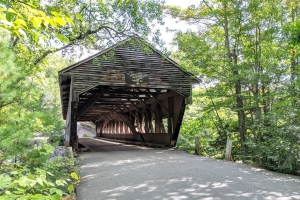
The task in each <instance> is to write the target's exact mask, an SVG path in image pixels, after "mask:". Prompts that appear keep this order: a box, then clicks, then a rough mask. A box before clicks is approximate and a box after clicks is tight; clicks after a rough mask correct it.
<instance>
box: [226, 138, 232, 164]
mask: <svg viewBox="0 0 300 200" xmlns="http://www.w3.org/2000/svg"><path fill="white" fill-rule="evenodd" d="M231 150H232V140H231V139H230V138H227V143H226V152H225V160H228V161H230V160H231Z"/></svg>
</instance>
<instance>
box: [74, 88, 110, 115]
mask: <svg viewBox="0 0 300 200" xmlns="http://www.w3.org/2000/svg"><path fill="white" fill-rule="evenodd" d="M103 93H104V89H102V88H101V89H100V90H98V92H97V93H95V94H94V95H92V96H91V97H90V98H89V99H88V100H87V102H85V103H84V104H83V105H82V106H80V108H78V117H80V116H81V115H82V114H83V113H84V112H85V111H87V110H88V109H89V108H90V107H92V106H93V105H94V103H95V102H96V101H98V99H99V98H100V97H101V96H102V95H103Z"/></svg>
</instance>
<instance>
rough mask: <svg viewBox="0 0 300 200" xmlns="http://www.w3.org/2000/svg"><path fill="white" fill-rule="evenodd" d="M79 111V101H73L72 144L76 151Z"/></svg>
mask: <svg viewBox="0 0 300 200" xmlns="http://www.w3.org/2000/svg"><path fill="white" fill-rule="evenodd" d="M77 112H78V102H77V101H72V102H71V121H70V122H71V124H70V146H71V147H72V149H73V150H74V151H77V150H78V137H77Z"/></svg>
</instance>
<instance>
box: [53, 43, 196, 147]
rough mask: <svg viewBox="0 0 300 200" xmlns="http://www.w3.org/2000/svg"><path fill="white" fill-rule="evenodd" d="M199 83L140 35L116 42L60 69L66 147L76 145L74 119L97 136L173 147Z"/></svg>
mask: <svg viewBox="0 0 300 200" xmlns="http://www.w3.org/2000/svg"><path fill="white" fill-rule="evenodd" d="M198 82H199V80H198V79H197V78H195V77H194V76H193V75H192V74H190V73H188V72H186V71H184V70H183V69H181V68H180V67H179V66H178V64H177V63H176V62H174V61H173V60H171V59H170V58H168V57H165V56H164V55H163V54H162V53H161V52H159V51H158V50H157V49H155V48H153V47H152V46H151V45H149V44H148V43H147V42H146V41H144V40H143V39H141V38H138V37H131V38H128V39H126V40H124V41H121V42H119V43H117V44H116V45H114V46H112V47H110V48H108V49H106V50H104V51H101V52H99V53H97V54H95V55H93V56H91V57H89V58H87V59H85V60H82V61H80V62H78V63H75V64H73V65H71V66H69V67H67V68H65V69H63V70H61V71H59V84H60V95H61V103H62V115H63V118H64V119H65V120H66V131H65V145H66V146H71V147H73V148H74V149H77V145H78V143H77V140H78V139H77V121H92V122H93V123H95V125H96V133H97V137H103V138H111V139H118V140H129V141H139V142H146V143H156V144H164V145H168V146H172V145H175V144H176V141H177V137H178V134H179V130H180V126H181V122H182V118H183V115H184V111H185V107H186V105H187V104H189V103H191V90H192V84H193V83H198Z"/></svg>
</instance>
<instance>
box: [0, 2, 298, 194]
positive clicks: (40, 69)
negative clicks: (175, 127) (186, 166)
mask: <svg viewBox="0 0 300 200" xmlns="http://www.w3.org/2000/svg"><path fill="white" fill-rule="evenodd" d="M162 5H163V4H162V1H160V0H148V1H139V0H126V1H125V0H124V1H123V0H112V1H101V0H99V1H90V3H88V4H87V3H85V2H84V1H77V0H67V1H66V0H54V1H49V2H48V1H47V2H45V1H35V0H26V1H9V0H8V1H4V0H0V199H60V198H62V197H63V198H72V195H74V188H75V185H76V184H77V183H78V181H79V175H78V169H77V167H76V166H77V162H78V161H77V160H76V159H74V158H73V156H71V155H69V156H65V157H62V158H51V157H52V155H53V152H54V147H55V146H57V145H61V144H62V143H61V142H62V140H63V134H64V131H63V129H64V121H63V120H62V117H61V105H60V104H61V102H60V98H59V92H60V90H59V87H58V83H57V71H58V70H60V69H62V68H64V67H66V66H68V65H70V64H71V63H74V61H75V60H76V59H78V58H79V57H80V56H81V55H82V54H86V53H87V52H88V51H89V50H97V51H99V50H102V49H104V48H105V47H107V46H108V45H111V44H113V43H115V42H117V41H120V40H121V39H124V38H126V37H128V36H132V35H135V34H139V35H140V36H141V37H143V38H145V39H148V40H150V39H149V38H151V39H152V41H149V42H152V43H154V44H158V45H159V46H163V45H162V44H161V40H160V38H159V36H160V32H159V30H155V29H154V28H153V27H157V26H156V25H157V24H162V19H163V14H167V15H171V16H172V17H173V18H176V19H177V20H181V21H184V22H186V23H189V24H190V25H196V26H197V27H198V29H197V31H192V30H188V31H182V30H175V33H176V37H175V38H174V41H173V45H174V47H175V48H174V49H176V51H174V52H172V53H171V55H172V57H173V58H174V59H175V60H176V61H178V63H180V65H181V66H182V67H183V68H184V69H185V70H187V71H189V72H192V73H193V74H195V75H196V76H198V77H199V78H201V79H202V82H201V83H200V84H199V85H198V86H195V88H194V92H193V104H192V105H189V106H188V108H187V112H186V114H185V117H184V121H183V125H182V127H181V135H180V139H179V142H178V146H179V147H181V148H185V149H187V150H189V151H193V149H194V148H193V144H194V143H195V142H194V138H195V136H199V137H200V138H201V139H200V143H201V148H200V152H201V154H202V155H205V156H210V157H214V158H223V157H224V151H225V144H226V139H227V138H231V139H232V140H233V152H232V158H233V160H243V162H245V163H250V164H254V165H257V166H261V167H264V168H267V169H270V170H275V171H279V172H284V173H290V174H296V175H300V125H299V124H300V117H299V116H300V98H299V96H300V60H299V58H300V57H299V43H300V18H299V13H300V4H299V1H297V0H284V1H279V0H275V1H274V0H253V1H252V0H251V1H243V0H202V1H199V3H198V4H197V5H191V6H190V7H188V8H184V9H183V8H180V7H176V6H162ZM166 26H167V25H166ZM193 30H194V29H193ZM166 73H167V72H166ZM40 137H46V138H47V139H43V140H41V139H40ZM70 195H71V196H70Z"/></svg>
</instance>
